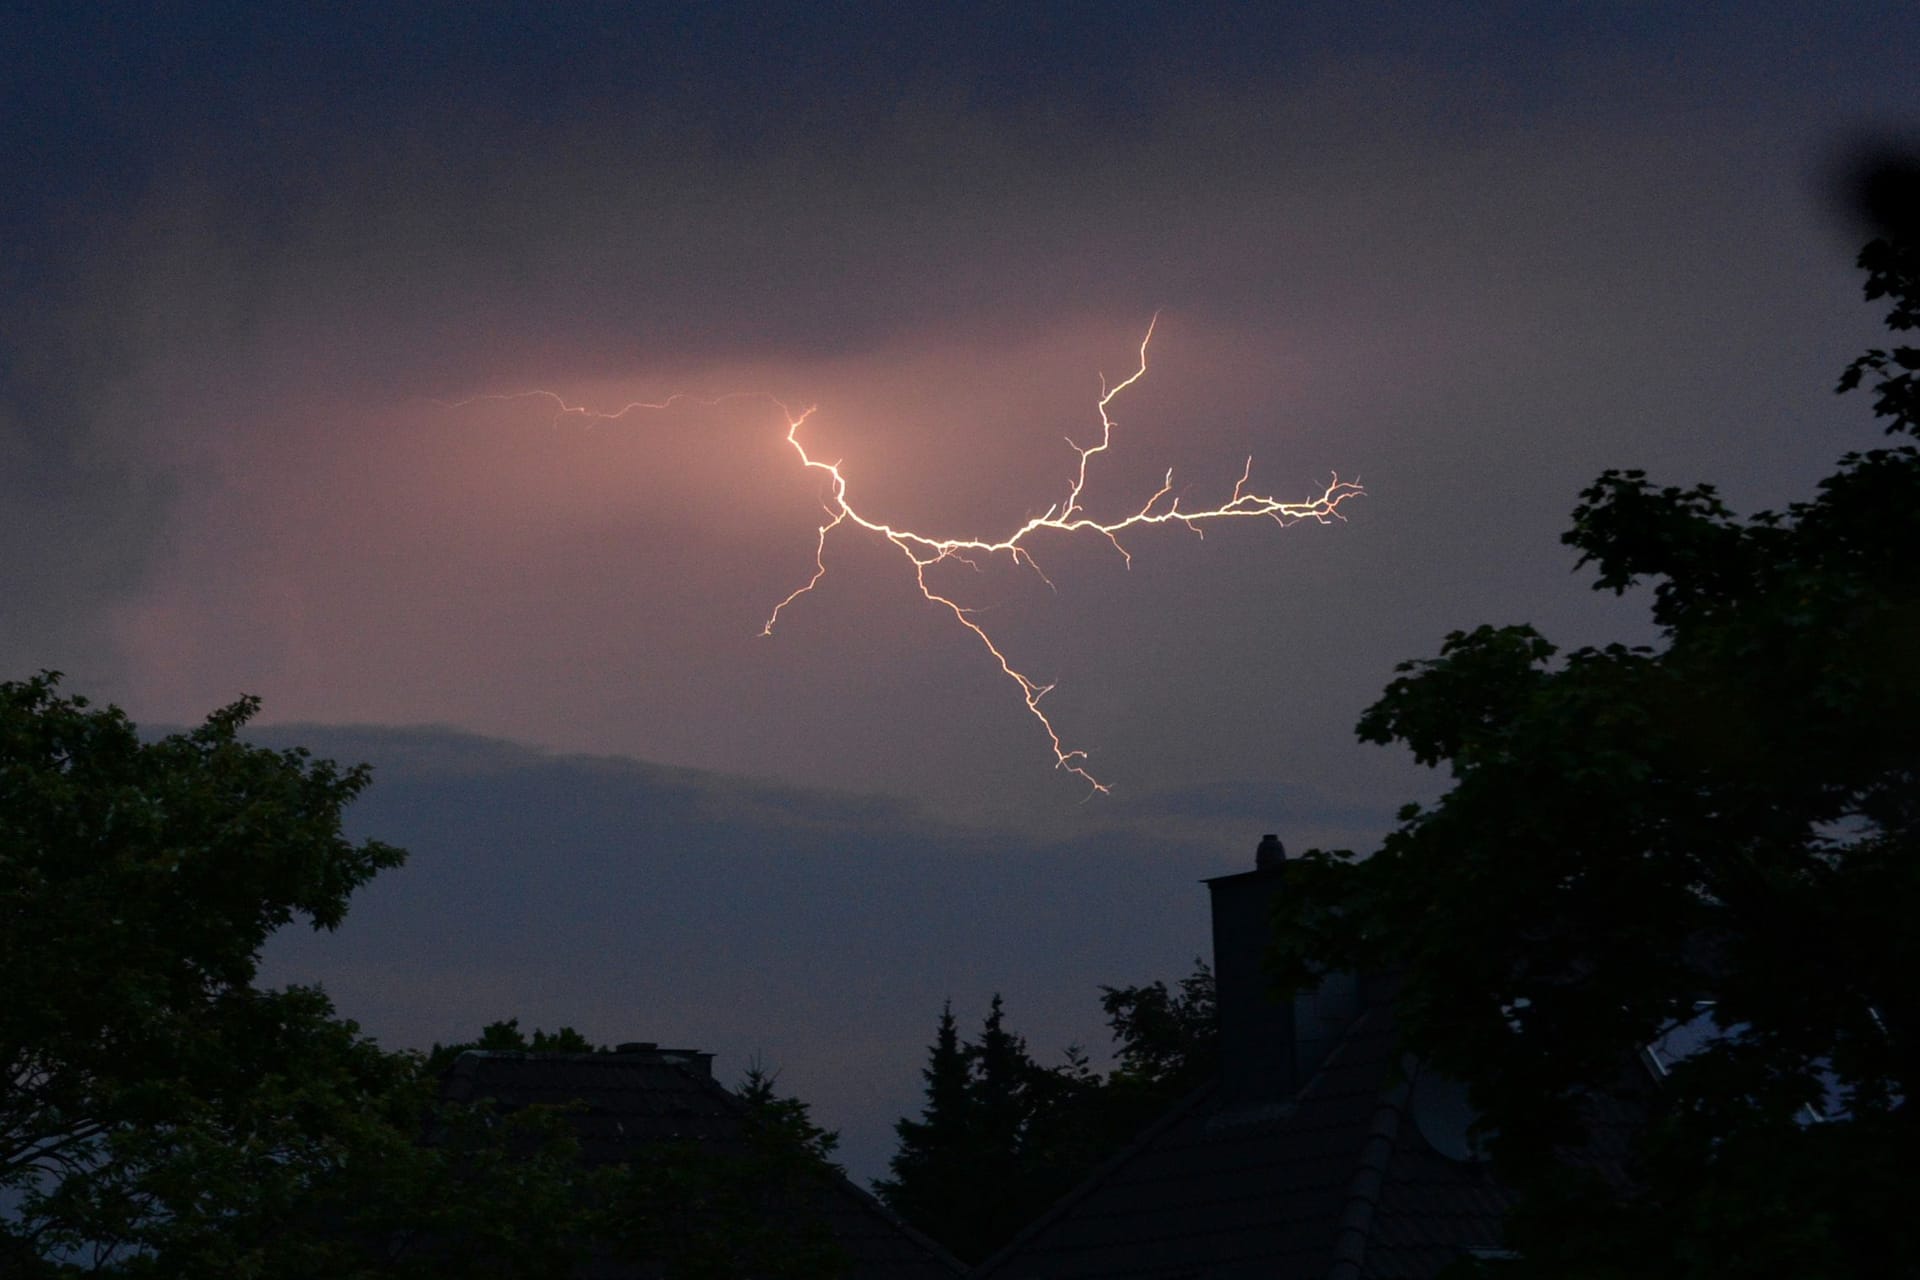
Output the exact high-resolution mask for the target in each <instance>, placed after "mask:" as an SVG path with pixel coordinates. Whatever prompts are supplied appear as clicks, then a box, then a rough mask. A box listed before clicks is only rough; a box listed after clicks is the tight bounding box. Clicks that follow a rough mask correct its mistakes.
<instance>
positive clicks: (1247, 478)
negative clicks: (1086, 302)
mask: <svg viewBox="0 0 1920 1280" xmlns="http://www.w3.org/2000/svg"><path fill="white" fill-rule="evenodd" d="M1157 319H1158V318H1157V317H1156V322H1157ZM1153 330H1154V325H1153V324H1151V323H1150V324H1149V325H1148V326H1147V331H1146V333H1145V334H1144V335H1143V336H1142V337H1141V339H1140V350H1139V363H1138V365H1137V367H1136V368H1135V369H1134V371H1133V372H1132V373H1131V374H1129V375H1128V376H1127V377H1126V378H1124V379H1122V380H1121V381H1119V382H1116V383H1114V384H1112V385H1111V386H1109V385H1108V384H1107V382H1106V380H1105V379H1104V378H1102V379H1101V385H1100V396H1099V399H1098V400H1097V401H1096V402H1095V406H1094V407H1095V410H1096V412H1097V414H1098V416H1099V438H1098V439H1097V440H1096V441H1095V442H1094V443H1092V444H1088V445H1080V444H1076V443H1075V442H1074V441H1073V440H1071V439H1069V440H1068V441H1067V446H1068V448H1070V449H1072V450H1073V452H1074V455H1075V465H1074V468H1073V474H1072V476H1071V477H1070V479H1069V481H1068V484H1067V489H1066V494H1065V496H1064V497H1062V498H1060V499H1059V500H1057V501H1055V502H1054V503H1053V504H1052V505H1050V506H1049V507H1048V508H1047V509H1046V511H1045V512H1044V513H1042V514H1041V515H1038V516H1034V517H1032V518H1031V519H1029V520H1027V521H1026V522H1025V523H1024V524H1021V525H1019V526H1018V527H1017V528H1015V529H1014V530H1013V531H1012V532H1010V533H1007V534H1004V535H1002V536H999V537H989V536H978V535H976V536H972V537H957V538H956V537H937V536H935V535H933V534H929V533H922V532H920V531H919V530H916V529H912V528H908V527H905V526H902V525H895V524H890V523H888V522H886V521H882V520H877V519H875V518H873V517H872V516H870V515H868V514H866V513H865V512H863V511H861V510H860V508H859V507H857V506H855V505H854V502H853V499H852V497H851V495H850V492H849V490H850V485H849V482H848V477H847V475H846V473H845V472H843V471H842V470H841V464H840V463H839V462H824V461H822V460H820V459H819V458H816V457H814V456H813V455H812V454H811V453H809V452H808V450H807V444H806V440H805V439H804V432H805V428H806V425H807V422H808V420H809V419H810V418H811V417H812V416H813V414H814V412H815V410H814V408H811V407H810V408H807V409H805V410H802V411H800V412H798V413H796V412H794V411H793V410H792V409H790V408H789V407H788V406H787V405H785V404H783V403H781V402H780V401H779V400H777V399H775V398H774V397H773V396H770V395H766V394H763V393H758V392H734V393H729V394H726V395H720V396H687V395H675V396H669V397H668V398H667V399H665V400H660V401H638V400H636V401H631V402H629V403H627V404H624V405H621V406H620V407H619V408H617V409H604V410H602V409H592V408H589V407H587V406H585V405H578V404H573V403H571V402H569V401H568V400H567V399H565V398H564V397H563V396H561V395H559V394H557V393H555V392H552V391H517V392H509V393H504V394H493V395H482V396H473V397H469V398H468V399H465V400H460V401H456V402H453V403H451V404H448V405H447V407H449V408H459V407H461V406H464V405H468V404H473V403H476V402H478V401H504V400H540V401H544V402H546V403H549V404H551V405H553V406H554V407H555V411H556V412H555V416H556V417H564V418H579V419H584V420H589V421H595V422H613V421H618V420H621V419H623V418H626V417H628V416H630V415H633V414H638V413H643V412H648V411H659V410H663V409H668V408H671V407H673V406H674V405H676V404H682V403H698V404H709V405H711V404H718V403H722V402H725V401H731V400H760V401H764V402H765V403H768V404H770V405H772V406H774V407H775V408H776V409H777V410H779V412H780V414H781V416H782V417H783V418H784V419H785V421H786V429H787V435H786V439H787V443H788V444H789V445H791V446H792V448H793V452H794V455H795V456H796V457H797V458H799V460H800V465H801V466H802V467H804V468H805V469H807V470H810V471H817V472H819V473H821V475H822V476H823V477H825V480H826V496H825V498H824V499H823V501H822V509H823V511H824V513H825V517H826V518H825V519H824V520H823V521H822V522H821V523H820V525H819V527H818V529H817V530H816V537H815V542H814V553H813V572H812V574H811V575H809V576H808V578H807V580H806V581H805V582H803V583H802V584H800V586H798V587H796V588H795V589H794V590H793V591H792V592H791V593H790V594H788V596H787V597H786V598H785V599H784V600H781V601H780V602H779V603H778V604H776V605H775V606H774V607H773V611H772V613H771V614H769V615H768V617H767V620H766V624H765V626H764V627H763V628H762V632H763V634H766V635H772V634H773V631H774V627H775V625H776V624H778V623H779V621H780V619H781V616H782V614H784V613H785V612H786V610H787V609H789V608H791V607H793V606H794V605H795V604H796V603H798V602H799V601H800V599H801V598H802V597H803V596H805V595H807V594H808V593H809V592H811V591H812V590H813V589H814V587H816V586H818V585H819V584H820V581H821V579H823V578H824V577H826V574H827V559H826V557H827V543H828V540H829V539H831V538H833V537H835V536H836V531H839V530H849V531H852V533H857V534H864V535H866V536H869V537H872V538H876V539H884V540H885V541H886V542H887V543H889V544H891V545H892V546H893V547H894V549H895V550H897V551H898V552H899V553H900V555H901V556H902V557H903V558H904V559H905V561H906V564H907V566H908V568H909V569H910V571H911V572H912V574H913V581H914V585H915V586H916V587H917V588H918V589H919V591H920V594H921V596H922V597H923V598H925V599H926V600H927V602H928V603H930V604H933V605H936V606H938V607H939V608H941V609H944V610H945V611H946V612H948V613H949V614H951V615H952V617H953V619H954V621H955V622H957V623H959V624H960V625H961V626H962V627H965V628H966V629H967V630H968V631H969V632H971V633H972V634H973V636H974V638H975V639H976V640H977V641H978V642H979V643H980V645H981V646H982V647H983V648H985V650H986V652H987V654H988V655H989V656H991V658H992V659H993V661H994V662H995V663H997V664H998V665H999V667H1000V671H1001V672H1002V674H1003V675H1005V677H1006V678H1007V679H1008V680H1009V681H1011V682H1012V683H1013V685H1014V687H1015V688H1016V689H1017V690H1019V693H1020V698H1021V701H1022V702H1023V703H1024V704H1025V706H1026V709H1027V713H1028V714H1029V715H1030V716H1032V717H1033V719H1034V720H1035V721H1036V722H1037V723H1038V724H1039V726H1040V729H1041V731H1042V732H1043V733H1044V734H1045V735H1046V740H1047V744H1048V747H1049V748H1050V749H1051V751H1052V753H1053V763H1054V767H1055V768H1057V769H1061V770H1064V771H1066V772H1067V773H1071V774H1073V775H1074V776H1075V777H1077V778H1079V779H1081V780H1082V781H1083V782H1085V783H1086V784H1087V785H1088V786H1089V787H1090V788H1092V791H1093V792H1100V793H1103V794H1104V793H1105V792H1106V791H1107V790H1108V789H1109V788H1108V787H1107V784H1105V783H1103V782H1101V781H1100V779H1098V778H1097V777H1095V776H1094V775H1093V774H1092V773H1091V772H1090V771H1089V770H1088V768H1087V763H1088V760H1087V753H1086V752H1085V751H1083V750H1080V749H1079V748H1076V747H1069V746H1068V745H1067V744H1066V742H1065V741H1064V740H1063V739H1062V738H1061V736H1060V732H1059V730H1058V728H1056V726H1055V725H1054V723H1053V721H1052V719H1051V718H1050V717H1049V716H1048V715H1047V713H1046V711H1045V710H1044V709H1043V708H1042V706H1041V702H1042V700H1043V699H1044V698H1045V697H1046V696H1047V694H1048V693H1049V692H1051V691H1052V689H1053V687H1054V686H1053V685H1051V684H1039V683H1037V682H1036V681H1034V680H1033V679H1032V678H1031V677H1029V676H1028V675H1026V674H1025V673H1024V672H1022V671H1021V670H1020V669H1019V668H1017V667H1015V666H1014V665H1013V663H1012V662H1011V661H1009V660H1008V658H1007V655H1006V653H1005V651H1003V650H1002V649H1001V647H1000V646H999V644H997V643H996V642H995V641H994V638H993V637H992V635H990V634H989V633H988V632H987V630H986V628H985V627H984V626H983V625H981V623H980V621H979V619H978V616H977V615H976V613H975V611H974V609H973V608H971V607H970V606H968V605H966V604H963V603H962V602H961V601H959V600H957V599H955V598H954V597H953V596H951V595H948V594H945V593H944V592H943V591H941V590H939V589H936V588H935V587H934V586H933V584H932V583H931V582H929V581H928V578H927V571H928V570H929V569H931V568H933V567H934V566H936V565H938V564H941V563H942V562H944V561H948V560H956V561H959V562H961V563H964V564H967V565H970V566H973V567H976V568H977V567H979V565H980V563H981V562H982V561H985V560H990V559H992V558H993V557H996V556H1005V557H1006V558H1007V559H1008V560H1009V561H1011V562H1012V563H1013V564H1015V565H1018V566H1021V567H1024V568H1027V569H1031V570H1032V571H1033V572H1035V573H1037V574H1040V576H1041V578H1042V579H1043V580H1045V579H1046V575H1045V574H1044V573H1043V572H1042V571H1041V569H1040V565H1039V562H1038V561H1037V560H1035V559H1034V556H1033V543H1034V540H1035V539H1037V538H1038V537H1040V536H1041V535H1042V534H1049V533H1055V534H1063V535H1066V536H1069V537H1081V538H1085V537H1095V538H1102V539H1104V540H1106V541H1107V542H1108V543H1109V544H1111V545H1112V547H1113V549H1114V551H1116V552H1117V553H1118V554H1119V555H1120V557H1121V558H1122V560H1123V561H1124V562H1125V563H1126V564H1127V565H1128V566H1129V567H1131V565H1132V564H1133V556H1132V553H1131V552H1129V551H1128V549H1127V547H1126V546H1125V544H1124V543H1123V542H1122V541H1121V537H1122V535H1123V534H1128V533H1132V532H1134V531H1138V530H1144V529H1148V528H1152V527H1154V526H1158V525H1180V526H1182V527H1184V528H1186V529H1188V530H1190V531H1192V532H1193V533H1195V534H1197V535H1199V536H1201V537H1205V536H1206V535H1205V528H1206V526H1207V525H1209V524H1213V523H1216V522H1219V521H1225V520H1240V519H1250V518H1251V519H1268V520H1272V521H1273V522H1274V523H1275V524H1277V525H1280V526H1282V527H1284V526H1286V525H1289V524H1293V523H1296V522H1298V521H1301V520H1316V521H1319V522H1321V523H1323V524H1324V523H1326V522H1328V521H1330V520H1335V519H1340V518H1343V517H1341V514H1340V507H1341V504H1343V503H1345V502H1346V501H1347V500H1348V499H1350V498H1354V497H1358V496H1359V495H1360V494H1361V493H1363V492H1364V490H1363V489H1361V487H1360V486H1359V485H1358V484H1356V483H1353V482H1351V481H1346V480H1342V479H1340V478H1339V477H1338V476H1337V475H1336V476H1334V477H1333V479H1332V481H1331V482H1330V483H1329V484H1328V485H1327V486H1326V488H1324V489H1323V490H1321V491H1320V492H1319V493H1318V494H1314V495H1312V496H1309V497H1307V498H1305V499H1303V500H1301V501H1298V502H1285V501H1282V500H1281V499H1279V498H1276V497H1273V496H1271V495H1269V494H1265V493H1260V492H1257V491H1255V490H1253V489H1250V488H1249V487H1248V486H1249V484H1250V483H1251V480H1252V475H1253V458H1252V457H1251V456H1249V457H1248V458H1247V462H1246V465H1245V466H1244V467H1243V468H1242V469H1241V472H1240V478H1239V479H1238V480H1236V481H1235V482H1234V484H1233V489H1232V492H1231V494H1230V495H1229V496H1228V497H1227V499H1226V500H1225V501H1223V502H1219V503H1217V504H1215V505H1213V506H1207V507H1183V506H1182V505H1181V497H1180V496H1179V495H1177V494H1175V493H1174V492H1173V471H1172V470H1171V469H1169V470H1168V471H1167V473H1166V475H1165V476H1164V477H1163V478H1162V480H1161V483H1160V486H1159V488H1157V489H1155V490H1154V491H1153V492H1152V493H1151V494H1149V495H1148V496H1147V498H1146V500H1145V501H1143V502H1141V503H1139V504H1138V505H1137V506H1134V507H1132V508H1130V509H1128V510H1127V511H1126V513H1125V514H1123V515H1120V516H1118V517H1116V518H1111V519H1106V518H1097V517H1095V516H1093V515H1092V514H1090V513H1089V512H1088V510H1087V507H1086V505H1085V502H1084V501H1083V499H1084V498H1085V496H1086V492H1087V471H1088V466H1089V464H1090V463H1091V462H1092V460H1093V458H1094V457H1095V455H1097V454H1101V453H1105V452H1107V451H1108V449H1109V448H1111V447H1112V444H1113V433H1114V425H1115V424H1114V420H1113V417H1112V415H1111V413H1110V410H1111V408H1112V405H1113V402H1114V399H1115V398H1116V397H1117V396H1119V395H1120V393H1121V392H1123V391H1125V390H1126V389H1127V388H1128V387H1131V386H1132V385H1134V384H1135V383H1136V382H1138V381H1140V379H1142V378H1144V377H1145V376H1146V373H1147V347H1148V345H1149V344H1150V343H1151V342H1152V341H1153ZM443 403H444V402H443ZM839 536H842V537H845V536H850V535H849V534H840V535H839ZM1049 585H1051V583H1050V582H1049ZM1089 794H1091V792H1090V793H1089Z"/></svg>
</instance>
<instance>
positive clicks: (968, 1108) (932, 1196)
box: [874, 1001, 973, 1249]
mask: <svg viewBox="0 0 1920 1280" xmlns="http://www.w3.org/2000/svg"><path fill="white" fill-rule="evenodd" d="M968 1072H969V1066H968V1062H967V1057H966V1053H965V1051H964V1050H963V1049H962V1047H961V1044H960V1031H959V1027H958V1025H957V1024H956V1023H955V1021H954V1017H953V1002H952V1001H948V1002H947V1003H946V1004H945V1005H944V1006H942V1007H941V1010H940V1024H939V1028H938V1030H937V1031H936V1032H935V1034H934V1041H933V1044H932V1046H931V1047H930V1048H929V1050H928V1054H927V1065H926V1068H925V1069H924V1070H922V1071H921V1073H920V1074H921V1077H922V1078H923V1079H924V1080H925V1081H926V1082H927V1101H926V1106H925V1107H924V1108H922V1110H921V1113H920V1119H918V1120H909V1119H906V1118H905V1117H902V1118H901V1119H900V1120H898V1121H896V1122H895V1123H894V1126H893V1128H894V1132H895V1133H896V1134H898V1135H899V1137H900V1149H899V1151H898V1152H896V1153H895V1154H894V1157H893V1159H892V1160H891V1161H890V1162H889V1166H888V1167H889V1168H891V1169H892V1170H893V1177H892V1178H890V1179H886V1180H883V1181H880V1182H876V1183H874V1191H875V1192H876V1193H877V1194H878V1195H879V1196H880V1198H881V1199H882V1200H884V1201H885V1202H886V1203H887V1206H888V1207H889V1208H891V1209H892V1210H893V1211H894V1212H895V1213H898V1214H899V1215H900V1216H901V1217H903V1218H905V1219H906V1220H907V1221H908V1222H911V1223H912V1224H913V1225H914V1226H916V1227H918V1228H919V1229H920V1230H922V1231H924V1232H926V1233H927V1234H928V1235H929V1236H932V1237H933V1238H934V1239H935V1240H938V1241H940V1242H941V1243H942V1244H944V1245H946V1246H947V1247H948V1248H950V1249H951V1248H954V1244H955V1242H956V1241H957V1240H958V1239H959V1235H960V1227H961V1224H962V1220H963V1218H962V1210H963V1206H964V1201H965V1199H966V1196H967V1194H968V1182H969V1175H968V1171H967V1163H968V1160H969V1158H970V1156H971V1152H970V1150H969V1144H970V1136H971V1132H972V1127H973V1126H972V1104H973V1098H972V1095H971V1091H970V1089H969V1080H968Z"/></svg>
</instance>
